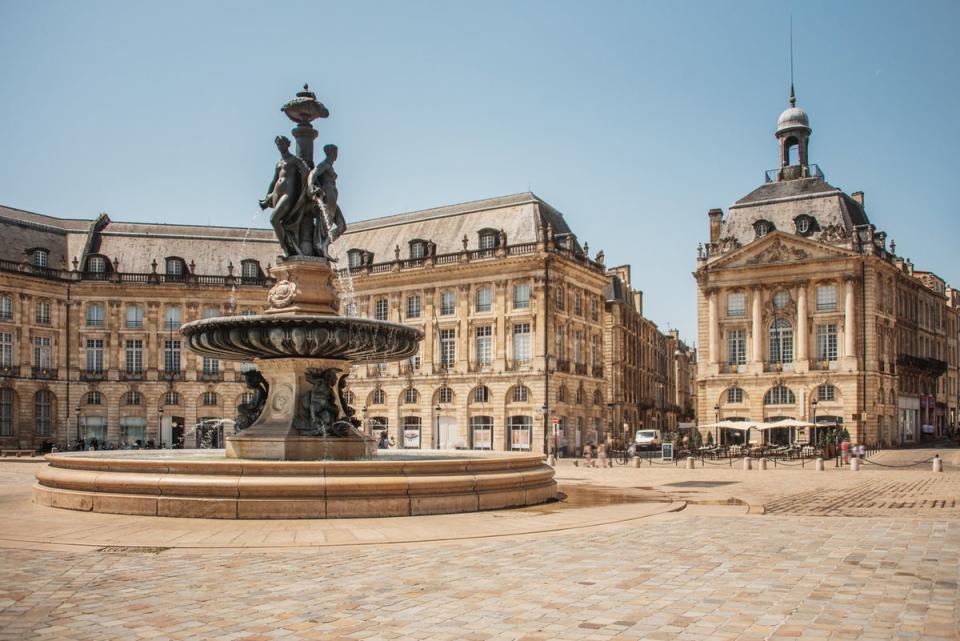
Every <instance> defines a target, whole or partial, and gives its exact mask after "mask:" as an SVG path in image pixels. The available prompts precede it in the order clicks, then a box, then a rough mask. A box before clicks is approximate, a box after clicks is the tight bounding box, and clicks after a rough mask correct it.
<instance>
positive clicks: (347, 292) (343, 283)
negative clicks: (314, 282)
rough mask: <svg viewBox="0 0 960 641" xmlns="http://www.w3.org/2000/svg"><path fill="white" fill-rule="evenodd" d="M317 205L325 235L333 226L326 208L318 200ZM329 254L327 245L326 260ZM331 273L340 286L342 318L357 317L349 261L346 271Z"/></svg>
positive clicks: (338, 270)
mask: <svg viewBox="0 0 960 641" xmlns="http://www.w3.org/2000/svg"><path fill="white" fill-rule="evenodd" d="M317 204H318V205H320V213H321V214H323V221H324V223H326V225H327V233H328V234H329V233H330V230H331V229H332V227H333V225H332V224H331V222H330V216H329V214H328V213H327V207H326V205H324V204H323V200H321V199H320V198H318V199H317ZM330 253H331V252H330V243H328V244H327V258H329V257H330ZM333 271H334V272H335V273H336V274H337V283H338V284H339V285H340V296H341V299H342V302H343V307H344V309H343V314H344V316H348V317H355V316H356V315H357V302H356V297H355V295H354V291H353V274H351V273H350V259H349V258H347V268H346V269H338V268H337V267H333ZM344 274H346V278H344Z"/></svg>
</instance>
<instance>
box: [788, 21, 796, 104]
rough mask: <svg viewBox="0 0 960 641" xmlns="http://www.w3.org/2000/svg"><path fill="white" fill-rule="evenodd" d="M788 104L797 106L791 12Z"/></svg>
mask: <svg viewBox="0 0 960 641" xmlns="http://www.w3.org/2000/svg"><path fill="white" fill-rule="evenodd" d="M790 106H791V107H796V106H797V95H796V93H794V91H793V14H792V13H791V14H790Z"/></svg>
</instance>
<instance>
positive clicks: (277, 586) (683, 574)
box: [0, 449, 960, 641]
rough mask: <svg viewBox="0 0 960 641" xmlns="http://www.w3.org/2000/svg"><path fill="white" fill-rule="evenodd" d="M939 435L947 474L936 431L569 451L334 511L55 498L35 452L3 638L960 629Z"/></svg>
mask: <svg viewBox="0 0 960 641" xmlns="http://www.w3.org/2000/svg"><path fill="white" fill-rule="evenodd" d="M940 453H941V456H942V457H943V459H944V470H945V471H944V473H942V474H934V473H932V472H930V466H929V464H928V463H920V462H922V461H926V460H927V459H928V458H929V457H930V456H932V455H933V451H932V450H904V451H899V452H884V453H881V454H880V455H878V456H877V457H876V458H874V462H873V463H869V464H867V465H865V466H864V468H863V469H862V470H861V471H860V472H852V471H850V470H849V469H848V468H842V469H838V468H833V467H829V466H828V467H827V469H826V471H824V472H816V471H814V470H813V469H812V468H811V467H809V466H807V467H803V468H801V467H797V466H790V467H784V466H781V467H778V468H777V469H769V470H763V471H761V470H751V471H744V470H742V469H737V467H729V466H723V465H710V464H707V465H706V466H703V467H700V466H699V464H698V467H697V468H696V469H694V470H687V469H684V468H683V467H682V466H673V465H663V466H661V465H653V466H644V467H641V468H638V469H635V468H632V467H629V466H615V467H614V468H610V469H585V468H583V467H580V466H574V465H573V463H572V461H570V460H563V461H561V462H560V464H559V466H558V469H557V477H558V479H559V481H560V485H561V490H562V491H564V492H565V493H566V495H567V497H568V498H567V500H566V501H564V502H561V503H558V504H552V505H546V506H537V507H531V508H524V509H516V510H503V511H498V512H485V513H478V514H463V515H442V516H429V517H409V518H394V519H347V520H339V521H215V520H190V519H168V518H156V517H130V516H119V515H109V514H93V513H81V512H70V511H64V510H55V509H51V508H44V507H40V506H35V505H33V504H32V503H31V502H30V486H31V484H32V478H33V474H34V473H35V472H36V470H37V469H38V465H41V464H40V463H30V462H23V461H15V462H14V461H7V462H0V639H2V640H6V639H10V640H13V639H17V640H20V639H77V640H94V639H118V640H119V639H157V640H164V639H178V640H190V641H194V640H196V641H199V640H201V639H203V640H205V639H216V640H222V641H227V640H231V641H234V640H236V641H240V640H242V641H268V640H273V639H278V640H281V639H290V640H293V639H344V640H346V639H451V640H454V639H457V640H459V639H467V640H469V641H481V640H485V639H497V640H499V639H504V640H506V639H525V640H535V639H536V640H539V639H543V640H546V639H571V640H573V639H578V640H579V639H583V640H587V639H690V640H694V639H704V640H706V639H779V638H794V639H796V638H799V639H876V640H881V639H918V640H924V639H958V638H960V632H958V631H960V605H958V604H960V587H958V586H960V450H956V449H952V450H941V452H940ZM911 463H918V465H915V466H913V467H892V466H909V465H910V464H911ZM883 466H887V467H883Z"/></svg>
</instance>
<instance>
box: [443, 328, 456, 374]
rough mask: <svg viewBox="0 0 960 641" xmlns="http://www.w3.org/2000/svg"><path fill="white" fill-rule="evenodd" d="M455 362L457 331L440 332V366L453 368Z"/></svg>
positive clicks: (446, 330)
mask: <svg viewBox="0 0 960 641" xmlns="http://www.w3.org/2000/svg"><path fill="white" fill-rule="evenodd" d="M456 360H457V330H455V329H441V330H440V366H441V367H445V368H450V367H453V364H454V363H455V362H456Z"/></svg>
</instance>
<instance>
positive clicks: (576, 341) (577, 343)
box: [573, 329, 583, 365]
mask: <svg viewBox="0 0 960 641" xmlns="http://www.w3.org/2000/svg"><path fill="white" fill-rule="evenodd" d="M573 362H574V363H577V364H578V365H581V364H583V332H582V331H580V330H579V329H578V330H576V331H575V332H574V333H573Z"/></svg>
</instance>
